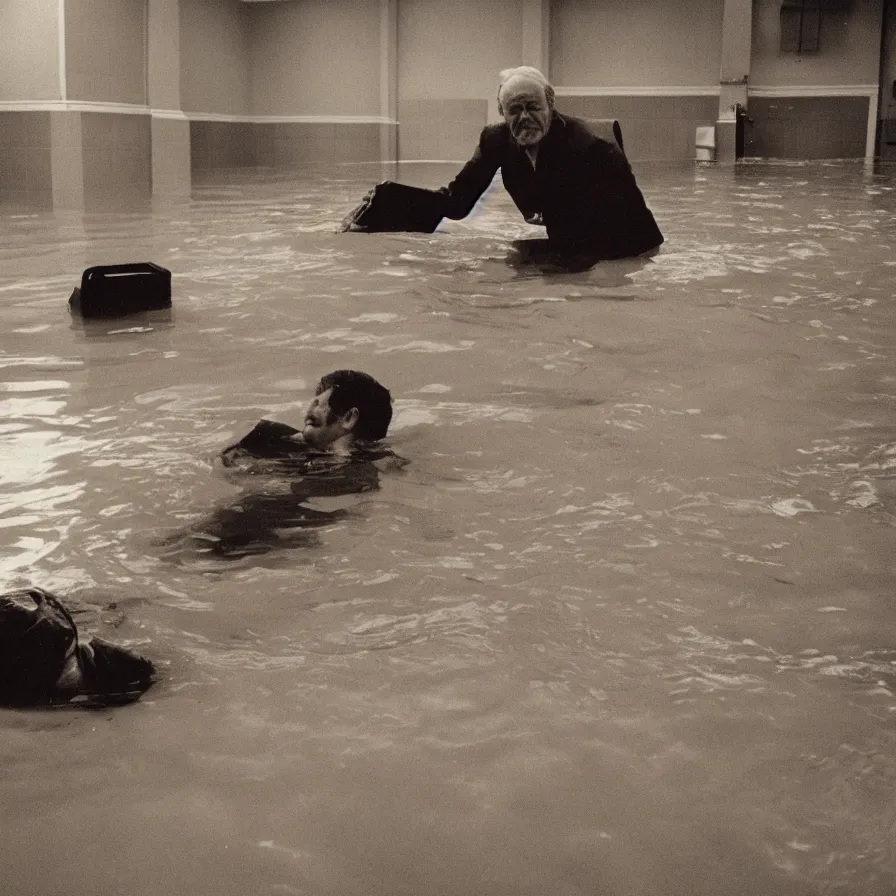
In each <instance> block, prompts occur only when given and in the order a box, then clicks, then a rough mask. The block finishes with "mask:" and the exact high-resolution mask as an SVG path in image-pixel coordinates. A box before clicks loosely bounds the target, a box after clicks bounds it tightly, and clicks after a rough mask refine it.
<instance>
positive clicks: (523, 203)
mask: <svg viewBox="0 0 896 896" xmlns="http://www.w3.org/2000/svg"><path fill="white" fill-rule="evenodd" d="M498 109H499V111H500V112H501V114H502V115H503V117H504V121H503V123H501V124H493V125H488V126H487V127H485V128H484V129H483V131H482V133H481V135H480V137H479V145H478V146H477V147H476V151H475V152H474V154H473V157H472V158H471V159H470V161H469V162H467V164H466V165H464V167H463V169H462V170H461V171H460V173H459V174H458V175H457V177H456V178H455V179H454V180H453V181H452V182H451V183H450V184H449V185H448V186H447V187H443V188H442V189H441V190H438V191H416V195H414V194H411V193H407V192H404V193H402V194H400V195H396V196H395V197H394V202H395V203H396V204H397V206H398V208H397V209H396V211H398V214H397V215H393V216H392V223H393V224H395V223H397V224H398V226H376V224H375V223H374V224H373V226H371V225H370V224H368V223H367V222H368V221H370V220H371V219H372V220H373V222H376V219H377V217H378V215H377V213H376V212H377V209H376V204H377V201H378V199H379V198H380V197H378V196H377V192H379V191H380V190H381V189H382V187H384V186H388V185H381V186H380V187H378V188H377V190H375V191H374V192H373V194H372V195H371V194H369V196H370V198H369V199H368V200H367V202H366V203H365V204H362V205H361V206H360V207H359V208H358V209H357V210H356V211H355V212H354V213H353V214H352V216H350V218H349V219H348V221H347V224H346V226H345V228H344V229H347V230H362V231H363V230H374V229H381V230H417V229H422V230H425V229H430V230H432V229H435V226H436V225H437V223H438V220H439V219H440V218H441V217H448V218H454V219H458V218H463V217H466V216H467V215H468V214H469V213H470V211H471V210H472V209H473V206H474V205H475V204H476V201H477V200H478V199H479V197H480V196H481V195H482V194H483V192H484V191H485V189H486V188H487V187H488V185H489V184H490V183H491V180H492V178H493V177H494V175H495V173H496V172H497V171H498V169H500V170H501V176H502V178H503V180H504V186H505V187H506V189H507V192H508V193H510V196H511V198H512V199H513V201H514V202H515V203H516V206H517V208H519V210H520V212H521V213H522V214H523V217H524V218H525V219H526V220H527V221H528V222H529V223H532V224H543V225H544V226H545V228H546V229H547V234H548V240H549V243H550V245H551V247H552V248H554V249H556V250H558V251H560V252H562V253H572V254H575V253H585V254H588V255H590V256H592V257H593V258H594V259H595V260H598V259H611V258H625V257H630V256H634V255H640V254H642V253H644V252H649V251H651V250H653V249H656V248H657V247H658V246H659V245H660V244H661V243H662V242H663V235H662V234H661V233H660V230H659V228H658V227H657V224H656V221H655V220H654V217H653V215H652V214H651V212H650V209H649V208H648V207H647V205H646V203H645V202H644V197H643V196H642V195H641V191H640V190H639V189H638V185H637V183H636V182H635V176H634V174H633V173H632V169H631V166H630V165H629V163H628V160H627V159H626V157H625V155H624V153H623V152H622V149H621V148H620V147H619V146H618V145H617V143H616V142H610V141H608V140H604V139H602V138H601V137H599V136H597V135H596V134H595V133H594V131H593V130H592V129H591V128H590V127H589V125H588V124H587V122H585V121H583V120H581V119H578V118H573V117H572V116H569V115H560V113H558V112H557V111H556V110H555V109H554V90H553V88H552V87H551V85H550V84H549V83H548V81H547V79H546V78H545V77H544V75H542V74H541V72H539V71H538V70H537V69H534V68H531V67H529V66H520V67H518V68H514V69H507V70H505V71H503V72H501V84H500V88H499V90H498ZM392 186H394V187H398V186H399V185H392ZM411 189H413V188H403V190H404V191H407V190H411ZM424 192H425V193H428V194H429V195H423V194H424ZM382 198H383V199H386V200H387V201H388V196H387V193H384V194H383V196H382ZM403 203H406V204H405V205H404V208H402V204H403ZM413 206H416V208H414V210H413V212H412V214H411V216H410V217H411V218H417V219H418V222H419V221H420V220H425V219H426V217H427V213H428V214H429V216H430V220H434V221H435V223H433V224H432V226H431V227H426V226H419V223H418V222H414V221H409V222H408V223H409V224H410V225H411V226H401V224H402V221H401V218H402V217H403V212H406V211H408V210H409V209H410V208H411V207H413ZM384 217H385V218H386V219H388V218H389V217H390V216H389V215H388V214H386V215H385V216H384ZM382 219H383V217H381V220H382Z"/></svg>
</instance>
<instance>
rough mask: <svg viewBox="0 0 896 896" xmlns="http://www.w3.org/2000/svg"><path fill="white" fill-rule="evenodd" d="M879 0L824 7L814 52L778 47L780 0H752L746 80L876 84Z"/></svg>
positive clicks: (765, 84)
mask: <svg viewBox="0 0 896 896" xmlns="http://www.w3.org/2000/svg"><path fill="white" fill-rule="evenodd" d="M882 2H883V0H853V3H852V4H850V6H849V7H848V11H846V12H844V13H836V14H835V13H825V14H824V15H823V16H822V21H821V46H820V49H819V51H818V52H817V53H806V54H804V55H801V56H797V55H796V54H795V53H782V52H781V50H780V44H781V20H780V10H781V3H780V0H754V8H753V60H752V71H751V72H750V83H751V84H753V85H756V86H762V87H784V86H786V87H797V86H805V85H821V86H823V85H834V84H876V83H877V79H878V73H879V63H880V28H881V17H882V10H883V6H882Z"/></svg>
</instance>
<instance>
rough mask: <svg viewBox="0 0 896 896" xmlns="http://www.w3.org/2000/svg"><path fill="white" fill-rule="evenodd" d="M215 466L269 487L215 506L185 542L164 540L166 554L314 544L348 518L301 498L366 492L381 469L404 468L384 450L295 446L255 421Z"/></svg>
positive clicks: (238, 553)
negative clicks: (169, 549)
mask: <svg viewBox="0 0 896 896" xmlns="http://www.w3.org/2000/svg"><path fill="white" fill-rule="evenodd" d="M296 437H298V438H296ZM221 463H222V464H223V465H224V466H225V467H229V468H233V469H236V470H238V471H239V472H241V473H247V474H249V475H254V476H268V477H274V483H273V487H266V488H265V487H263V488H261V489H258V490H255V491H249V492H247V493H246V494H244V495H242V496H241V497H240V498H239V500H237V501H235V502H234V503H233V504H230V505H227V506H223V507H218V508H217V509H215V510H214V511H213V512H212V513H211V514H209V515H208V516H207V517H205V518H204V519H202V520H200V521H199V522H198V523H196V524H195V525H194V526H192V527H191V529H190V532H189V533H188V534H187V536H186V539H185V538H184V535H183V534H180V535H175V536H173V537H172V538H170V539H167V540H166V542H165V543H166V544H169V545H173V546H175V548H176V550H175V552H174V553H177V554H181V553H183V550H184V548H188V549H189V551H190V552H193V551H195V550H196V549H197V548H198V549H199V550H200V551H201V552H202V553H206V554H212V555H214V556H217V557H219V558H224V559H228V560H236V559H240V558H242V557H246V556H251V555H255V554H265V553H268V552H269V551H271V550H273V549H275V548H278V547H299V546H310V545H314V544H316V543H317V538H316V535H315V532H314V530H316V529H319V528H321V527H323V526H329V525H332V524H333V523H335V522H338V521H339V520H341V519H343V518H344V517H346V516H347V515H348V514H349V511H348V510H347V509H346V508H344V507H339V508H335V509H332V510H320V509H317V508H314V507H310V506H309V505H308V504H307V503H306V502H307V501H308V500H309V499H312V498H333V497H339V496H342V495H357V494H364V493H365V492H370V491H374V490H376V489H378V488H379V476H380V472H381V469H383V468H400V467H401V466H403V465H404V463H405V461H404V460H403V459H402V458H399V457H398V456H397V455H396V454H394V453H393V452H392V451H390V450H389V449H387V448H383V447H381V446H378V445H367V444H364V443H361V444H359V445H356V446H355V449H354V450H353V451H352V452H351V453H350V454H347V455H341V454H333V453H331V452H327V451H318V450H315V449H313V448H311V447H310V446H309V445H307V444H306V443H305V442H303V441H302V440H301V437H300V434H299V431H298V430H297V429H294V428H293V427H291V426H287V425H286V424H284V423H276V422H274V421H271V420H261V421H260V422H259V423H257V424H256V425H255V427H254V428H253V429H252V431H251V432H250V433H249V434H248V435H246V436H244V437H243V438H242V439H240V441H239V442H237V443H236V444H234V445H231V446H230V447H228V448H225V449H224V451H222V452H221ZM284 480H285V481H284Z"/></svg>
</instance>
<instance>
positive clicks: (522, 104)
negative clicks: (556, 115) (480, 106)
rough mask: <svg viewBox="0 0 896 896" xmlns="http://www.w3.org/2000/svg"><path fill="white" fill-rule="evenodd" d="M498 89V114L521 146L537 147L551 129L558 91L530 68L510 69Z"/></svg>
mask: <svg viewBox="0 0 896 896" xmlns="http://www.w3.org/2000/svg"><path fill="white" fill-rule="evenodd" d="M500 77H501V82H500V86H499V87H498V111H499V112H500V113H501V114H502V115H503V116H504V121H506V122H507V124H508V126H509V127H510V133H511V134H512V135H513V139H514V140H516V142H517V143H519V144H520V146H535V145H536V144H537V143H538V142H539V141H540V140H541V139H542V138H543V137H544V135H545V134H547V132H548V128H550V126H551V114H552V113H553V111H554V88H553V87H551V85H550V83H549V82H548V79H547V78H546V77H545V76H544V75H543V74H542V73H541V72H540V71H539V70H538V69H537V68H532V66H530V65H520V66H517V67H516V68H506V69H504V71H502V72H501V76H500Z"/></svg>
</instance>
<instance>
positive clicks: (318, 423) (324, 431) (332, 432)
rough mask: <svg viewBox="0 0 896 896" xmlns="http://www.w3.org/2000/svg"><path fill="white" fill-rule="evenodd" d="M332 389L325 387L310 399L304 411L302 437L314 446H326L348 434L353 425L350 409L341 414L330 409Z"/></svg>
mask: <svg viewBox="0 0 896 896" xmlns="http://www.w3.org/2000/svg"><path fill="white" fill-rule="evenodd" d="M332 393H333V389H332V388H330V389H325V390H324V391H323V392H320V393H318V394H317V395H315V396H314V398H312V399H311V404H309V405H308V409H307V410H306V411H305V427H304V428H303V429H302V438H303V439H304V440H305V441H306V442H307V443H308V444H309V445H312V446H313V447H314V448H327V447H329V446H330V445H332V444H333V443H334V442H335V441H336V440H337V439H340V438H342V437H343V436H346V435H348V434H349V433H350V432H351V430H352V428H353V426H354V419H353V416H354V415H353V414H352V411H348V412H347V413H346V414H343V415H342V416H340V415H338V414H336V413H335V412H334V411H331V410H330V395H332Z"/></svg>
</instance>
